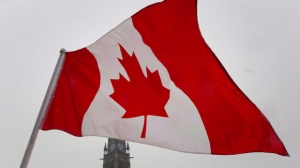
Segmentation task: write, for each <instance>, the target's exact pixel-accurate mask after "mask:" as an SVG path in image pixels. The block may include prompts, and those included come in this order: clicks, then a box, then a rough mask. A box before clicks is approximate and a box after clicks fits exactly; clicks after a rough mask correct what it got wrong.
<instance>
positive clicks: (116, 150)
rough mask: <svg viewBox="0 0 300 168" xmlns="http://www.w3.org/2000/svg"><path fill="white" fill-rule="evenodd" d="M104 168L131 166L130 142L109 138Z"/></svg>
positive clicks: (105, 146)
mask: <svg viewBox="0 0 300 168" xmlns="http://www.w3.org/2000/svg"><path fill="white" fill-rule="evenodd" d="M103 168H130V148H129V144H128V142H127V144H126V142H125V141H124V140H119V139H113V138H108V143H107V145H106V143H105V145H104V156H103Z"/></svg>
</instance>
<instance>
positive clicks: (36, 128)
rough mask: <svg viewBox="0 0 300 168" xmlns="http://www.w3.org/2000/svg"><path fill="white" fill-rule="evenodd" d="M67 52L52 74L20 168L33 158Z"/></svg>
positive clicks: (25, 166) (61, 56)
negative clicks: (39, 133)
mask: <svg viewBox="0 0 300 168" xmlns="http://www.w3.org/2000/svg"><path fill="white" fill-rule="evenodd" d="M65 52H66V50H65V49H61V50H60V55H59V58H58V61H57V63H56V66H55V69H54V72H53V74H52V78H51V81H50V83H49V86H48V89H47V92H46V95H45V97H44V100H43V104H42V106H41V108H40V112H39V115H38V117H37V119H36V122H35V125H34V127H33V130H32V133H31V136H30V139H29V142H28V144H27V148H26V151H25V153H24V156H23V159H22V162H21V166H20V168H27V166H28V163H29V160H30V156H31V153H32V150H33V147H34V144H35V141H36V138H37V136H38V132H39V129H40V126H41V124H42V122H43V121H44V116H45V113H46V111H47V109H48V106H49V103H50V101H51V98H52V95H53V91H54V89H55V87H56V84H57V80H58V77H59V75H60V72H61V69H62V66H63V63H64V60H65V56H66V54H65Z"/></svg>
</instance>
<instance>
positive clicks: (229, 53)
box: [0, 0, 300, 168]
mask: <svg viewBox="0 0 300 168" xmlns="http://www.w3.org/2000/svg"><path fill="white" fill-rule="evenodd" d="M154 2H158V1H157V0H101V1H99V0H85V1H80V0H64V1H58V0H43V1H40V0H31V1H21V0H12V1H8V0H2V1H0V39H1V40H0V51H1V54H0V79H1V82H0V93H1V94H0V102H1V103H0V132H1V136H0V158H1V162H0V167H3V168H14V167H19V165H20V162H21V159H22V157H23V154H24V151H25V148H26V145H27V143H28V139H29V137H30V134H31V131H32V128H33V125H34V123H35V120H36V117H37V115H38V111H39V108H40V106H41V104H42V101H43V98H44V95H45V93H46V89H47V87H48V83H49V81H50V78H51V75H52V72H53V70H54V66H55V64H56V61H57V59H58V56H59V50H60V49H61V48H65V49H66V50H67V51H72V50H77V49H80V48H82V47H85V46H87V45H89V44H91V43H93V42H94V41H96V40H97V39H98V38H100V37H101V36H103V35H104V34H105V33H107V32H108V31H110V30H111V29H113V28H114V27H116V26H117V25H118V24H120V23H121V22H122V21H124V20H125V19H127V18H128V17H130V16H131V15H132V14H134V13H136V12H137V11H139V10H140V9H142V8H143V7H145V6H147V5H149V4H152V3H154ZM198 20H199V24H200V29H201V31H202V34H203V35H204V38H205V39H206V41H207V43H208V44H209V46H210V47H211V48H212V50H213V51H214V52H215V53H216V55H217V56H218V58H219V59H220V61H221V62H222V63H223V65H224V66H225V68H226V69H227V70H228V72H229V74H230V75H231V77H232V78H233V79H234V81H235V82H236V83H237V84H238V86H239V87H240V88H241V89H242V90H243V91H244V92H245V93H246V95H247V96H248V97H249V98H250V99H251V100H252V101H253V102H254V103H255V104H256V105H257V106H258V107H259V108H260V109H261V110H262V111H263V113H264V114H265V116H266V117H267V118H268V119H269V121H270V122H271V124H272V125H273V128H274V129H275V131H276V132H277V134H278V135H279V137H280V138H281V140H282V141H283V143H284V144H285V146H286V148H287V150H288V152H289V153H290V155H291V157H290V158H289V157H282V156H278V155H275V154H264V153H251V154H243V155H235V156H213V155H200V154H187V153H180V152H176V151H171V150H166V149H161V148H157V147H152V146H148V145H140V144H136V143H130V146H131V155H132V156H134V157H135V158H134V159H133V160H132V161H131V163H132V168H138V167H143V168H150V167H151V168H152V167H174V168H179V167H195V168H196V167H197V168H198V167H203V168H227V167H228V168H241V167H242V168H250V167H251V168H252V167H255V168H282V167H287V168H297V167H298V165H300V160H299V159H298V158H299V157H300V152H299V151H300V145H299V142H300V132H299V128H300V114H299V110H300V103H299V102H300V97H299V95H300V87H299V86H300V77H299V76H300V68H299V65H300V47H299V45H300V33H299V30H300V1H299V0H265V1H260V0H227V1H221V0H198ZM106 141H107V139H106V138H101V137H84V138H77V137H73V136H71V135H69V134H66V133H64V132H61V131H46V132H44V131H40V133H39V136H38V139H37V143H36V146H35V148H34V151H33V155H32V158H31V160H30V163H29V167H30V168H53V167H57V168H60V167H62V168H69V167H70V168H71V167H72V168H81V167H91V168H93V167H95V168H96V167H102V161H100V160H99V158H101V157H102V155H103V146H104V142H106Z"/></svg>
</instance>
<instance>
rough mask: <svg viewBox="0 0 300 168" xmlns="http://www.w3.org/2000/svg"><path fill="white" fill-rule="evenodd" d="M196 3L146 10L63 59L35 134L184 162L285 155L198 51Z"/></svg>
mask: <svg viewBox="0 0 300 168" xmlns="http://www.w3.org/2000/svg"><path fill="white" fill-rule="evenodd" d="M196 6H197V0H165V1H163V2H160V3H157V4H153V5H151V6H148V7H146V8H144V9H142V10H141V11H139V12H138V13H136V14H135V15H133V16H132V17H131V18H129V19H127V20H126V21H124V22H123V23H122V24H120V25H119V26H118V27H116V28H115V29H113V30H112V31H110V32H109V33H107V34H106V35H105V36H103V37H102V38H100V39H99V40H98V41H96V42H95V43H94V44H92V45H90V46H88V47H85V48H83V49H80V50H77V51H73V52H66V53H65V54H66V55H65V60H64V63H63V67H62V70H61V72H60V75H59V78H58V81H57V84H56V87H55V89H54V92H53V97H52V99H51V101H50V102H49V107H48V110H47V113H46V116H45V119H44V122H43V123H42V125H41V129H42V130H50V129H59V130H63V131H65V132H67V133H70V134H72V135H75V136H90V135H95V136H102V137H110V138H117V139H123V140H127V141H133V142H139V143H144V144H149V145H154V146H159V147H163V148H168V149H172V150H177V151H183V152H190V153H208V154H224V155H225V154H239V153H247V152H270V153H277V154H280V155H284V156H287V155H288V153H287V151H286V149H285V147H284V145H283V143H282V142H281V141H280V139H279V137H278V136H277V135H276V133H275V132H274V130H273V128H272V127H271V125H270V123H269V122H268V120H267V119H266V118H265V116H264V115H263V114H262V113H261V112H260V110H259V109H258V108H257V107H256V106H255V105H254V104H253V103H252V102H251V101H250V100H249V99H248V98H247V96H246V95H245V94H244V93H243V92H242V91H241V90H240V89H239V88H238V86H237V85H236V84H235V83H234V82H233V80H232V79H231V78H230V76H229V75H228V73H227V72H226V70H225V69H224V67H223V66H222V65H221V63H220V62H219V60H218V59H217V57H216V56H215V55H214V53H213V52H212V51H211V50H210V48H209V47H208V46H207V44H206V43H205V40H204V39H203V37H202V35H201V32H200V30H199V26H198V22H197V9H196Z"/></svg>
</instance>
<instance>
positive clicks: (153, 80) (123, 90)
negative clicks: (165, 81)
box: [110, 45, 170, 138]
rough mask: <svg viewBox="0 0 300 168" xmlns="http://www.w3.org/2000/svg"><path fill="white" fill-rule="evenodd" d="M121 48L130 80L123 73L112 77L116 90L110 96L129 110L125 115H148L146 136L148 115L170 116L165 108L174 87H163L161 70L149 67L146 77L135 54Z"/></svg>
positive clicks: (143, 135) (120, 60)
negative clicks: (115, 77)
mask: <svg viewBox="0 0 300 168" xmlns="http://www.w3.org/2000/svg"><path fill="white" fill-rule="evenodd" d="M120 50H121V53H122V56H123V59H118V60H119V62H120V63H121V64H122V66H123V67H124V68H125V70H126V72H127V74H128V77H129V81H127V80H126V79H125V78H124V76H122V75H121V74H120V78H119V79H111V82H112V85H113V87H114V93H113V94H111V95H110V97H111V98H112V99H114V100H115V101H116V102H117V103H119V104H120V105H121V106H122V107H123V108H124V109H125V110H126V112H125V114H124V115H123V116H122V118H133V117H138V116H144V126H143V130H142V134H141V138H145V137H146V127H147V116H148V115H152V116H160V117H168V114H167V112H166V111H165V109H164V107H165V105H166V103H167V102H168V100H169V97H170V90H168V89H166V88H165V87H163V85H162V83H161V80H160V76H159V74H158V71H157V70H156V71H154V72H150V70H149V69H148V67H146V70H147V77H145V76H144V74H143V72H142V69H141V67H140V65H139V62H138V60H137V58H136V56H135V54H134V53H133V54H132V56H130V55H129V54H128V53H127V52H126V51H125V49H124V48H123V47H122V46H121V45H120Z"/></svg>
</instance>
